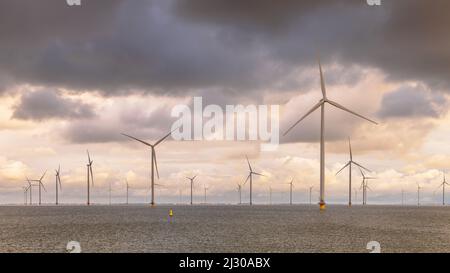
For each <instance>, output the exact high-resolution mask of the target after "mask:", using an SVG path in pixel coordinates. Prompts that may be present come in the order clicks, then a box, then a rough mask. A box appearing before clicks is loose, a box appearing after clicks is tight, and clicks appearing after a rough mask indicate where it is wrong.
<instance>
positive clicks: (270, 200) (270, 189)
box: [269, 186, 272, 205]
mask: <svg viewBox="0 0 450 273" xmlns="http://www.w3.org/2000/svg"><path fill="white" fill-rule="evenodd" d="M269 205H272V187H270V186H269Z"/></svg>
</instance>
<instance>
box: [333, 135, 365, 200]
mask: <svg viewBox="0 0 450 273" xmlns="http://www.w3.org/2000/svg"><path fill="white" fill-rule="evenodd" d="M348 149H349V153H350V160H349V161H348V162H347V164H345V165H344V167H342V169H340V170H339V171H338V172H337V173H336V175H338V174H339V173H340V172H342V171H343V170H344V169H345V168H347V167H348V206H349V207H350V206H351V205H352V164H353V165H355V166H357V167H359V168H362V169H364V170H366V171H368V172H371V170H369V169H367V168H365V167H363V166H361V164H359V163H357V162H355V161H353V153H352V144H351V142H350V138H348Z"/></svg>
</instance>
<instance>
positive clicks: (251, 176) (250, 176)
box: [244, 156, 265, 205]
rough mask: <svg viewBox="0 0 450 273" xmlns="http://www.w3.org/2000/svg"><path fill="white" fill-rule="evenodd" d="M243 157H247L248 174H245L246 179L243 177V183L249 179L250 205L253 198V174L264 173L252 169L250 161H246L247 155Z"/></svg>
mask: <svg viewBox="0 0 450 273" xmlns="http://www.w3.org/2000/svg"><path fill="white" fill-rule="evenodd" d="M245 158H246V159H247V163H248V169H249V174H248V176H247V179H245V182H244V185H245V184H246V183H247V181H248V180H250V205H252V204H253V199H252V192H253V175H259V176H265V175H263V174H260V173H257V172H254V171H253V169H252V166H251V165H250V161H248V157H247V156H245Z"/></svg>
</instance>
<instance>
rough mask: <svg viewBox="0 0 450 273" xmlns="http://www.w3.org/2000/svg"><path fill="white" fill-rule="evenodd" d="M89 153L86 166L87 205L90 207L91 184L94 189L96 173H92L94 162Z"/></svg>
mask: <svg viewBox="0 0 450 273" xmlns="http://www.w3.org/2000/svg"><path fill="white" fill-rule="evenodd" d="M86 152H87V156H88V164H86V169H87V202H86V204H87V205H88V206H89V205H91V184H92V187H94V173H93V172H92V163H94V161H93V160H92V159H91V155H90V154H89V151H86Z"/></svg>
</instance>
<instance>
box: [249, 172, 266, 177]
mask: <svg viewBox="0 0 450 273" xmlns="http://www.w3.org/2000/svg"><path fill="white" fill-rule="evenodd" d="M252 174H256V175H259V176H265V175H264V174H260V173H255V172H252Z"/></svg>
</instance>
